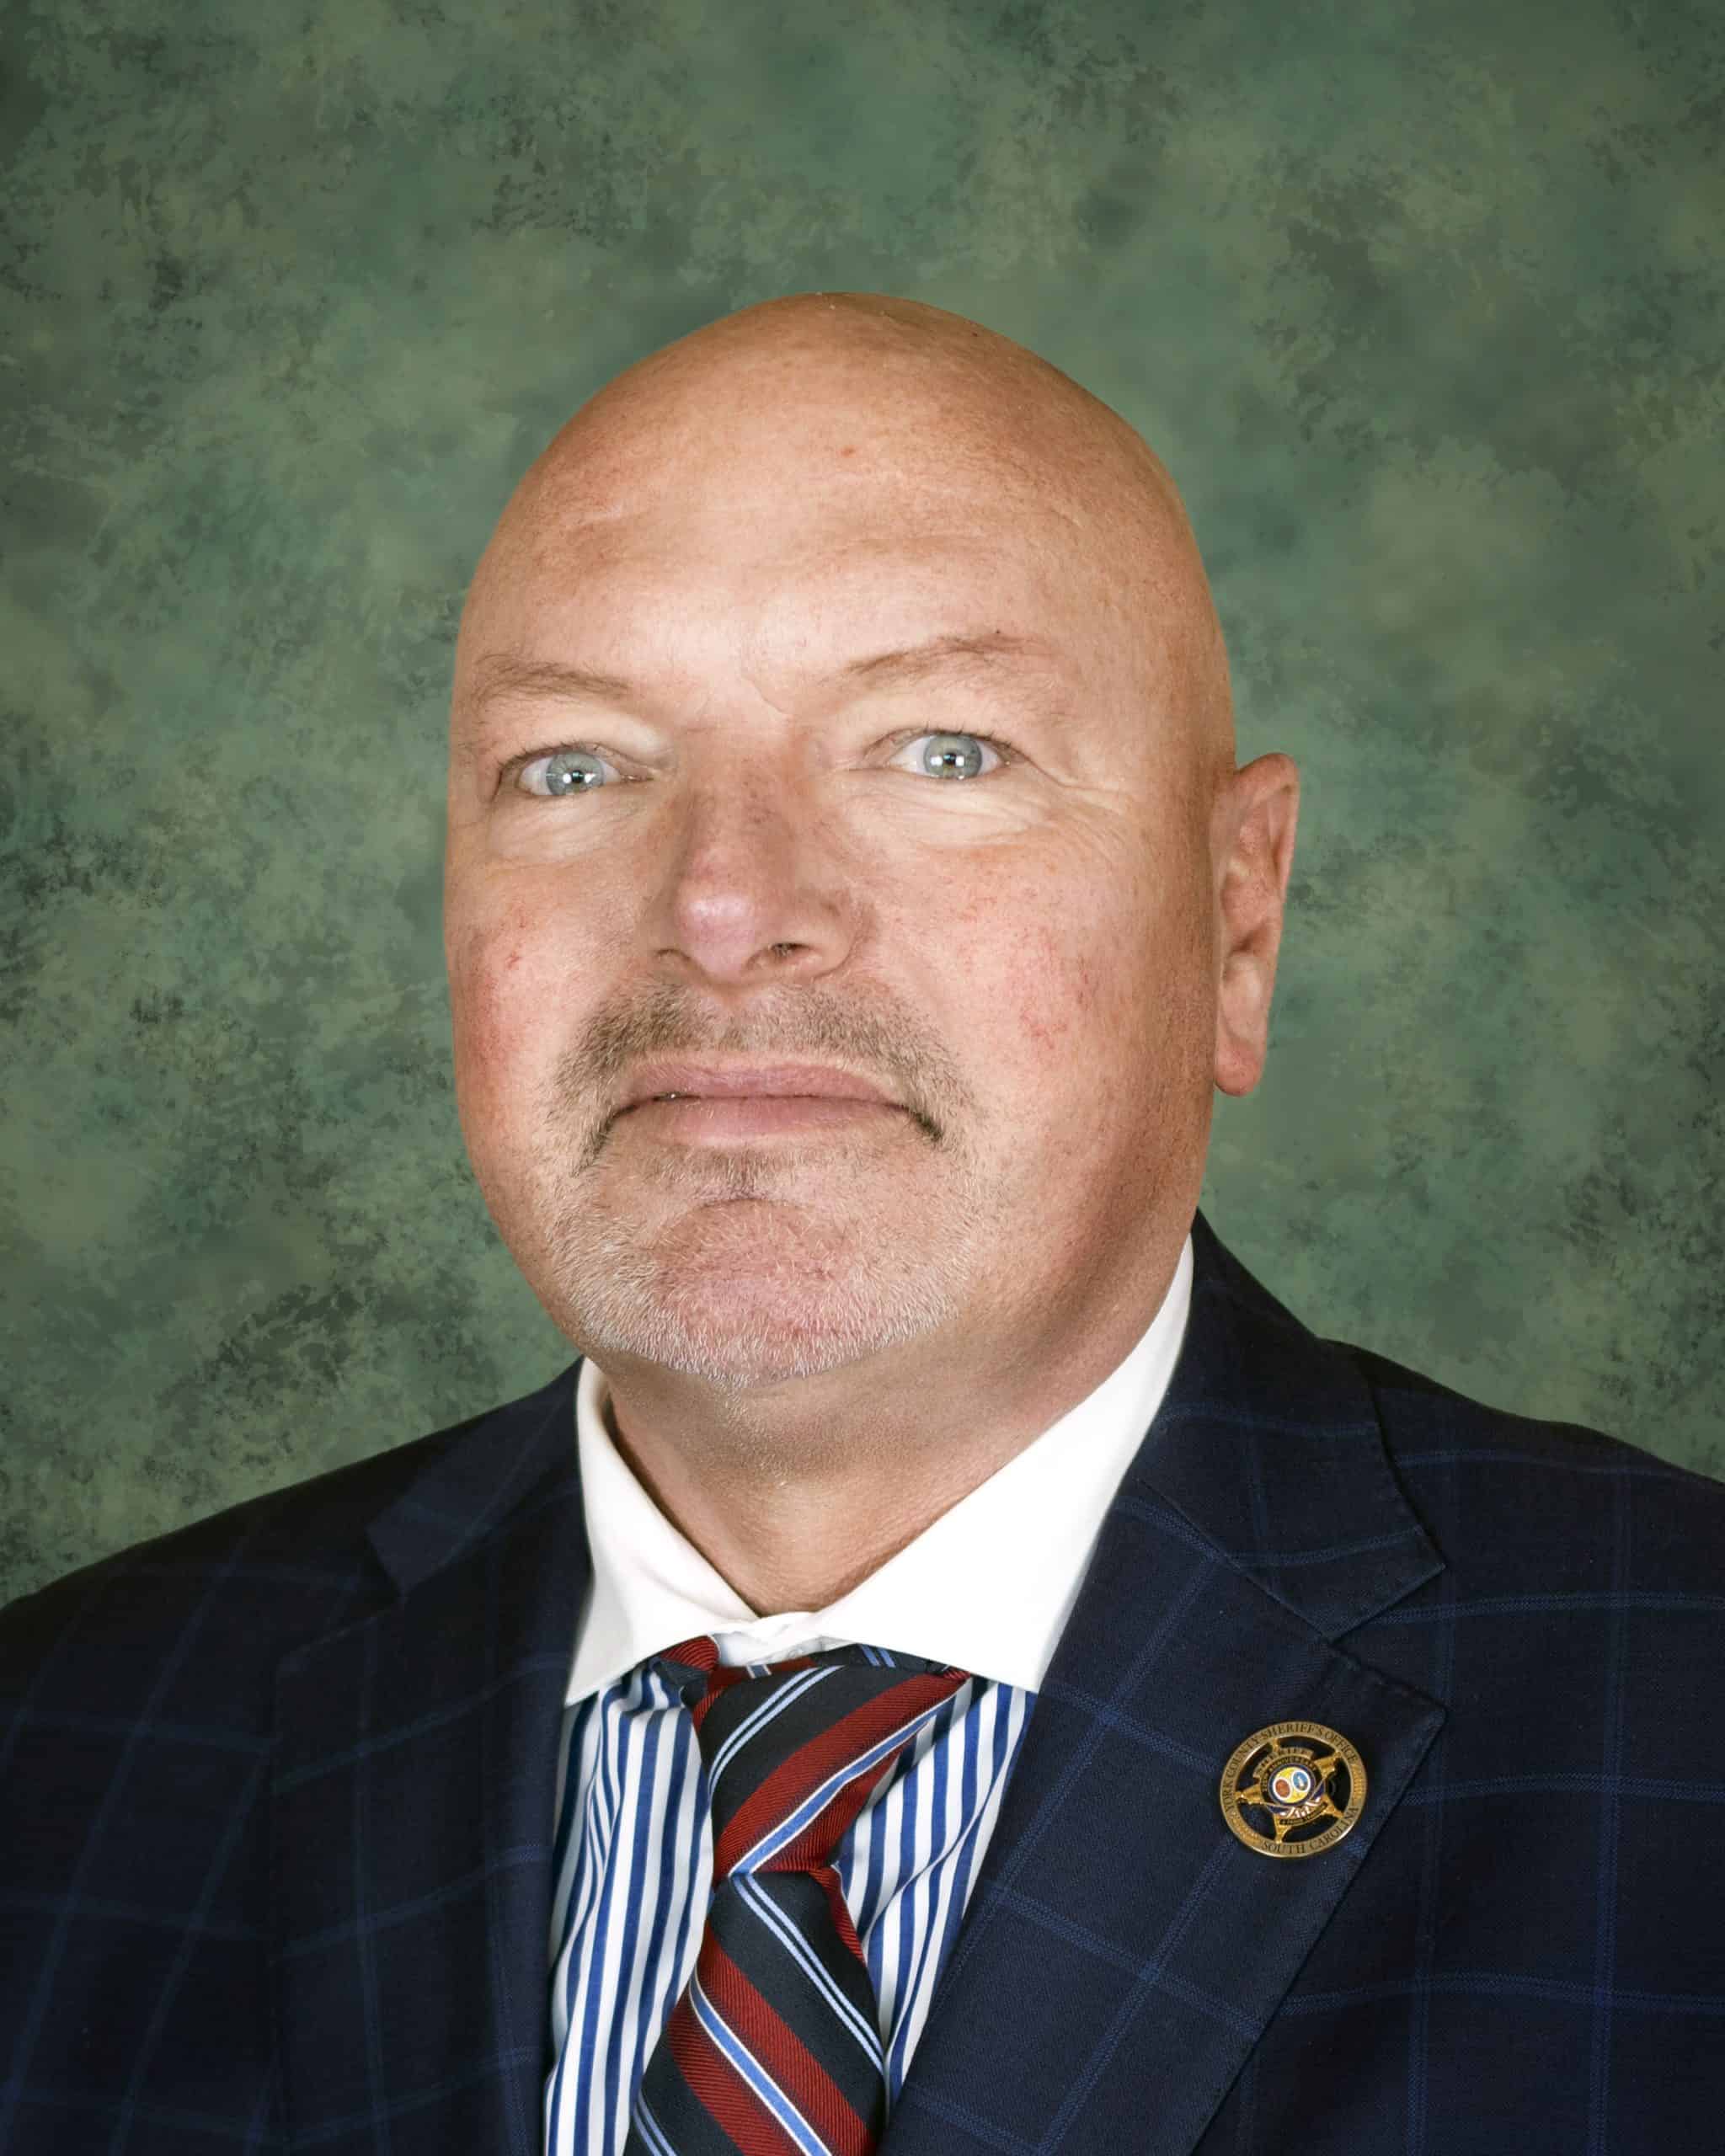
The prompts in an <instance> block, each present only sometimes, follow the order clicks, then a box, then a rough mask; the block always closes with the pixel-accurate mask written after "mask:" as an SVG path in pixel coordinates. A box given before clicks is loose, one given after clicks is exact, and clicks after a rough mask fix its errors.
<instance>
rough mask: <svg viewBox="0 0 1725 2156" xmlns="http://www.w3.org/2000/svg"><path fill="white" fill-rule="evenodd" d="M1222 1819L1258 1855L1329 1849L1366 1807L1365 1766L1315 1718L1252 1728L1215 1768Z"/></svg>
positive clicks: (1308, 1853) (1305, 1853)
mask: <svg viewBox="0 0 1725 2156" xmlns="http://www.w3.org/2000/svg"><path fill="white" fill-rule="evenodd" d="M1221 1800H1222V1817H1224V1818H1225V1819H1226V1821H1227V1822H1228V1825H1229V1827H1230V1828H1231V1829H1232V1831H1233V1832H1234V1833H1236V1834H1237V1835H1238V1836H1239V1838H1240V1839H1241V1840H1242V1842H1244V1843H1245V1844H1246V1846H1247V1849H1256V1850H1257V1851H1258V1854H1259V1855H1261V1856H1316V1855H1317V1854H1319V1853H1320V1852H1321V1851H1322V1850H1324V1849H1333V1848H1334V1847H1335V1845H1336V1844H1337V1843H1338V1842H1339V1841H1340V1840H1341V1838H1342V1837H1343V1835H1344V1834H1345V1833H1348V1830H1349V1829H1350V1828H1352V1826H1353V1824H1354V1821H1355V1820H1356V1819H1358V1818H1359V1814H1360V1811H1361V1808H1362V1806H1364V1805H1365V1763H1364V1762H1363V1761H1362V1760H1361V1758H1360V1756H1359V1753H1357V1752H1356V1751H1355V1750H1354V1747H1353V1746H1352V1745H1351V1744H1350V1743H1349V1742H1348V1740H1347V1738H1346V1737H1343V1735H1342V1734H1341V1733H1340V1732H1339V1731H1337V1730H1333V1729H1326V1728H1325V1726H1324V1725H1323V1724H1322V1722H1321V1721H1278V1722H1272V1723H1271V1724H1270V1726H1269V1727H1268V1729H1260V1730H1255V1731H1254V1732H1252V1735H1251V1736H1250V1737H1247V1740H1246V1742H1244V1743H1243V1744H1242V1745H1240V1746H1239V1747H1238V1748H1236V1751H1235V1752H1234V1754H1233V1756H1232V1757H1231V1758H1230V1760H1229V1761H1228V1764H1227V1765H1226V1767H1224V1768H1223V1769H1222V1786H1221Z"/></svg>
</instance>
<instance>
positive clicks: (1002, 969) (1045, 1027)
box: [952, 882, 1130, 1080]
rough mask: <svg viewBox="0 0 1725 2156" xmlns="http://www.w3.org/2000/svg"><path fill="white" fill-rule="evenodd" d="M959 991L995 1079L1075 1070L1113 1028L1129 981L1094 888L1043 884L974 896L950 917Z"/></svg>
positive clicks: (1115, 933) (1108, 913)
mask: <svg viewBox="0 0 1725 2156" xmlns="http://www.w3.org/2000/svg"><path fill="white" fill-rule="evenodd" d="M952 931H953V958H954V960H955V961H956V967H955V978H956V980H957V982H958V984H959V986H958V988H957V991H956V992H957V993H958V994H959V995H961V996H962V999H963V1001H964V1004H965V1006H967V1009H968V1015H969V1017H970V1019H971V1021H972V1022H973V1023H974V1026H975V1031H976V1033H978V1034H979V1035H980V1036H982V1037H983V1038H986V1039H987V1040H988V1041H990V1042H991V1043H992V1046H993V1049H994V1050H995V1054H996V1058H997V1067H998V1068H999V1069H1000V1070H1001V1075H1003V1076H1005V1077H1007V1078H1008V1079H1009V1080H1010V1077H1011V1074H1012V1071H1013V1070H1014V1068H1015V1066H1021V1065H1031V1066H1033V1068H1034V1069H1035V1070H1037V1071H1038V1072H1046V1071H1047V1070H1049V1069H1050V1068H1062V1067H1065V1066H1068V1065H1071V1066H1073V1067H1075V1068H1076V1067H1079V1066H1081V1065H1084V1064H1086V1063H1087V1061H1088V1060H1089V1059H1091V1058H1092V1057H1093V1056H1094V1055H1095V1054H1097V1052H1098V1051H1099V1050H1101V1049H1104V1048H1105V1046H1106V1044H1107V1043H1108V1042H1109V1041H1110V1040H1112V1039H1113V1038H1115V1037H1116V1036H1117V1035H1118V1034H1119V1031H1120V1030H1121V1027H1122V1024H1123V1022H1124V1011H1125V1010H1126V1009H1127V1007H1128V1006H1129V1004H1130V983H1129V982H1128V980H1127V979H1125V977H1124V972H1123V969H1122V967H1121V965H1120V963H1119V958H1120V957H1121V955H1122V947H1123V942H1124V937H1123V934H1122V931H1121V929H1120V927H1119V924H1118V922H1117V921H1116V919H1115V917H1114V914H1113V912H1112V910H1110V909H1108V908H1107V907H1105V906H1104V905H1100V904H1098V903H1097V899H1096V896H1095V894H1094V892H1093V891H1091V892H1087V893H1086V894H1084V896H1083V899H1082V901H1081V902H1080V901H1079V900H1078V899H1077V898H1076V897H1075V894H1072V893H1071V891H1069V890H1067V889H1063V888H1061V887H1060V886H1057V885H1055V884H1053V883H1050V884H1049V887H1048V888H1047V889H1044V890H1042V891H1037V890H1034V889H1029V888H1027V887H1026V885H1025V884H1024V883H1022V882H1020V883H1016V884H1014V885H1012V886H1011V887H1009V888H1005V889H996V890H994V891H992V892H990V893H985V894H978V896H977V898H976V899H975V900H974V901H973V902H972V904H971V905H969V906H968V907H966V908H965V909H964V910H963V911H962V912H960V913H959V914H958V915H955V916H954V919H953V923H952Z"/></svg>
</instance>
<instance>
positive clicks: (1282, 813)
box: [1210, 754, 1300, 1093]
mask: <svg viewBox="0 0 1725 2156" xmlns="http://www.w3.org/2000/svg"><path fill="white" fill-rule="evenodd" d="M1299 820H1300V770H1299V766H1297V765H1296V764H1295V761H1294V759H1293V758H1292V757H1291V756H1284V755H1279V754H1278V755H1268V756H1260V757H1258V760H1256V761H1255V762H1253V763H1250V764H1247V766H1245V768H1244V769H1243V770H1242V771H1236V772H1235V773H1234V775H1233V776H1232V777H1231V779H1230V780H1228V781H1227V782H1226V783H1225V785H1224V787H1222V788H1221V790H1220V792H1219V793H1218V796H1217V799H1216V803H1215V810H1214V813H1213V815H1212V819H1211V825H1210V829H1211V833H1212V852H1211V859H1212V861H1213V862H1215V864H1216V867H1217V872H1218V882H1217V885H1216V968H1217V973H1216V1084H1217V1085H1218V1086H1220V1088H1221V1090H1222V1091H1223V1092H1225V1093H1249V1092H1250V1091H1252V1087H1253V1086H1255V1085H1257V1083H1258V1080H1259V1078H1260V1077H1262V1075H1263V1060H1264V1053H1265V1049H1266V1048H1267V1046H1268V1040H1269V1026H1270V999H1271V997H1272V995H1274V992H1275V986H1276V953H1277V951H1278V950H1279V948H1280V947H1281V941H1282V910H1283V905H1284V900H1285V899H1286V897H1287V892H1288V877H1289V873H1290V871H1291V869H1292V868H1293V866H1294V832H1295V825H1297V823H1298V822H1299Z"/></svg>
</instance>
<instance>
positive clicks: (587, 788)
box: [503, 748, 616, 801]
mask: <svg viewBox="0 0 1725 2156" xmlns="http://www.w3.org/2000/svg"><path fill="white" fill-rule="evenodd" d="M541 759H544V760H545V761H546V762H547V764H548V765H550V766H553V769H550V770H547V773H546V781H547V787H548V789H549V790H548V791H547V792H544V793H538V792H533V793H532V798H533V799H534V800H536V801H563V800H566V799H567V798H568V797H569V795H570V794H572V793H595V792H598V790H599V787H600V783H601V782H600V776H599V773H598V772H597V771H595V770H592V769H583V768H582V766H593V765H604V766H605V767H606V769H607V770H611V771H614V770H615V769H616V766H615V765H611V764H607V763H606V759H605V758H604V757H603V756H601V755H600V753H599V751H598V750H596V749H581V748H568V749H530V750H527V752H526V755H521V756H514V757H511V758H510V761H509V762H508V763H507V764H505V766H504V767H503V776H505V778H510V777H512V776H517V775H518V774H519V773H520V772H521V771H524V770H526V767H527V766H529V765H530V764H537V763H538V762H539V761H540V760H541ZM556 766H563V767H564V768H563V769H557V768H554V767H556ZM560 781H567V782H568V783H566V784H563V783H559V782H560ZM526 790H528V791H531V789H526Z"/></svg>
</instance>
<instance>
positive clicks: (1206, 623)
mask: <svg viewBox="0 0 1725 2156" xmlns="http://www.w3.org/2000/svg"><path fill="white" fill-rule="evenodd" d="M835 482H836V483H838V484H839V485H840V486H841V488H842V489H843V490H844V491H845V492H846V493H850V494H857V495H859V496H860V495H861V494H863V493H865V492H866V490H867V489H868V487H869V486H870V484H871V483H877V484H881V483H884V484H886V485H888V486H889V487H890V488H892V490H893V497H894V499H893V504H892V508H891V511H890V513H891V515H893V516H894V518H895V520H903V519H905V517H906V516H908V517H909V519H910V520H911V524H912V525H913V526H914V524H915V522H916V513H917V510H918V508H919V507H927V509H928V510H931V511H932V512H938V511H940V510H944V509H945V508H946V507H947V506H948V505H949V504H951V503H952V501H953V499H954V498H955V497H962V498H963V499H965V500H966V501H967V502H968V503H969V504H970V505H971V510H972V514H973V515H975V516H976V517H977V518H978V519H979V520H987V519H989V518H995V519H1017V520H1032V521H1033V522H1034V524H1035V525H1036V526H1038V527H1039V531H1040V536H1039V542H1038V543H1039V545H1040V547H1043V548H1044V549H1045V550H1046V551H1047V552H1049V554H1050V555H1051V556H1052V555H1055V554H1058V555H1059V556H1060V558H1062V561H1063V563H1064V564H1065V566H1066V567H1067V568H1071V567H1072V566H1075V565H1079V564H1081V565H1082V568H1083V569H1084V570H1085V572H1086V573H1087V576H1088V578H1089V579H1091V580H1092V583H1093V585H1094V587H1095V589H1096V591H1097V596H1098V598H1099V600H1100V602H1101V605H1102V607H1103V613H1104V616H1105V619H1106V621H1107V622H1108V625H1109V627H1110V628H1111V630H1112V631H1113V632H1114V633H1115V634H1117V635H1118V636H1119V638H1120V639H1121V640H1122V643H1123V644H1124V646H1126V647H1127V648H1129V649H1130V650H1131V651H1132V652H1133V653H1134V654H1135V656H1136V657H1137V659H1139V661H1140V666H1141V670H1142V674H1143V676H1144V680H1145V685H1146V690H1147V691H1148V692H1149V695H1150V698H1151V708H1150V711H1149V712H1148V713H1147V716H1149V717H1150V718H1151V719H1152V720H1153V722H1154V723H1156V726H1157V727H1158V728H1159V729H1160V731H1161V732H1162V735H1163V744H1162V745H1163V746H1164V748H1165V749H1166V750H1167V752H1168V754H1169V755H1170V757H1171V759H1172V761H1173V762H1175V763H1177V764H1178V765H1180V766H1183V770H1184V775H1186V776H1189V777H1191V778H1192V779H1193V780H1194V782H1195V784H1194V789H1193V798H1194V803H1204V804H1207V803H1208V802H1209V801H1210V798H1211V797H1212V795H1213V794H1214V792H1215V788H1216V787H1218V786H1219V785H1220V784H1221V783H1222V782H1225V781H1226V779H1227V778H1228V777H1229V776H1231V774H1232V772H1233V771H1234V767H1235V766H1234V757H1235V744H1234V725H1233V712H1232V702H1231V695H1230V689H1229V679H1228V663H1227V657H1226V650H1225V648H1224V645H1223V642H1222V636H1221V631H1220V624H1219V622H1218V621H1217V619H1216V614H1215V606H1214V604H1213V602H1212V600H1211V597H1210V587H1209V583H1208V580H1207V579H1206V577H1205V574H1204V565H1203V562H1202V560H1201V558H1200V557H1199V550H1198V546H1197V542H1196V541H1195V539H1194V536H1193V532H1192V528H1191V525H1190V523H1189V521H1188V518H1187V516H1186V513H1185V510H1184V507H1183V504H1182V502H1181V499H1180V496H1179V494H1178V490H1177V488H1176V487H1175V485H1174V483H1173V480H1172V478H1171V477H1170V476H1169V474H1168V472H1167V468H1166V467H1165V466H1164V465H1163V464H1162V462H1161V460H1160V459H1159V458H1158V457H1157V456H1156V454H1155V452H1154V451H1152V450H1151V448H1150V447H1149V446H1148V445H1147V444H1146V442H1145V441H1144V440H1142V438H1141V437H1140V435H1138V434H1137V433H1136V432H1135V430H1133V429H1132V428H1131V427H1130V426H1129V425H1128V424H1126V422H1125V421H1124V419H1121V418H1120V417H1119V414H1117V413H1116V412H1114V411H1113V410H1111V409H1110V408H1109V407H1108V405H1106V404H1104V403H1102V401H1101V400H1100V399H1099V398H1096V397H1093V396H1092V395H1091V394H1090V392H1088V391H1087V390H1086V389H1084V388H1082V387H1080V386H1079V384H1078V383H1076V382H1074V381H1072V380H1071V377H1070V376H1066V375H1065V374H1062V373H1061V372H1060V370H1059V368H1057V367H1055V366H1050V365H1049V363H1048V362H1047V361H1046V360H1043V359H1040V358H1039V357H1038V356H1037V355H1036V354H1035V353H1033V352H1031V351H1028V350H1026V349H1025V348H1024V347H1023V345H1021V344H1014V343H1013V342H1012V339H1009V338H1006V337H1002V336H1001V335H999V334H996V332H994V331H992V330H990V329H985V328H982V327H981V326H980V324H979V323H975V322H971V321H969V320H967V319H966V318H964V317H963V316H961V315H957V314H952V313H949V312H946V311H945V310H944V309H943V308H940V307H928V306H925V305H923V304H922V303H921V302H917V301H913V300H903V299H895V298H890V297H888V296H884V295H880V294H875V293H858V292H811V293H802V294H798V295H796V296H793V297H789V298H784V299H776V300H769V301H766V302H764V303H762V304H761V305H759V306H756V307H745V308H744V309H742V310H741V311H740V312H738V313H735V314H732V315H728V316H726V317H724V318H723V319H721V320H719V321H718V322H715V323H709V324H708V326H706V327H705V328H701V329H698V330H697V331H695V332H694V333H693V334H692V335H690V336H687V337H684V338H681V339H678V341H677V342H676V343H675V344H669V345H666V346H665V347H664V348H663V349H662V350H660V351H657V352H654V353H652V354H650V355H649V356H648V357H647V358H645V359H644V360H639V361H638V362H637V364H636V365H634V366H631V367H629V368H628V369H627V370H625V371H624V372H623V373H622V374H620V375H618V376H616V377H615V379H613V380H612V381H611V382H609V383H608V384H607V385H606V387H604V388H603V389H601V391H600V392H598V393H597V394H596V395H595V396H594V397H593V398H590V400H589V401H588V402H587V403H585V405H583V406H582V408H580V409H579V411H578V412H577V413H576V414H574V417H573V418H572V419H570V420H569V422H568V423H567V424H565V425H564V426H563V428H562V429H561V430H560V431H559V432H558V434H557V435H556V436H555V437H554V438H553V440H552V441H551V442H550V443H549V445H548V446H547V448H546V449H545V450H544V451H543V452H542V454H541V456H539V457H538V458H537V461H536V462H534V464H533V465H532V466H531V467H530V468H529V470H528V471H527V472H526V475H525V477H524V478H522V480H521V484H520V485H519V486H518V488H516V490H515V494H514V495H513V497H512V498H511V499H510V502H509V504H508V505H507V506H506V508H505V511H504V514H503V515H502V517H501V519H500V520H499V523H498V526H497V529H496V531H495V532H494V535H493V536H492V540H491V542H490V544H489V547H487V549H486V551H485V553H484V555H483V558H482V559H481V562H480V563H479V566H478V570H477V572H476V574H475V576H474V579H473V587H472V590H471V591H470V593H469V595H468V601H467V612H466V615H465V616H464V618H463V627H462V641H461V643H460V644H459V645H458V647H457V703H458V704H459V702H460V701H461V698H462V692H463V676H464V673H465V670H466V667H467V664H468V663H469V662H470V661H471V659H472V657H473V650H472V646H473V638H472V636H471V635H470V634H469V633H468V632H469V626H470V624H471V622H472V621H473V617H474V616H476V615H478V614H480V613H482V612H483V614H484V615H485V616H487V618H488V622H489V623H490V624H491V627H490V629H489V632H488V634H487V636H486V638H485V643H486V645H487V647H488V648H490V647H491V646H493V645H494V643H495V641H496V637H495V623H494V616H495V615H496V613H497V612H498V611H499V606H501V609H502V611H505V613H506V612H507V611H509V609H508V603H507V595H508V593H509V592H510V590H512V589H514V588H517V587H519V585H520V584H521V582H522V580H523V579H526V580H528V581H535V580H537V579H538V578H539V577H541V576H542V575H543V574H544V573H545V572H546V571H547V569H549V568H553V565H554V564H555V563H556V561H557V560H558V558H559V556H560V555H562V554H563V552H565V550H566V548H567V545H568V542H569V536H570V535H571V533H572V532H573V531H575V530H577V529H579V528H580V527H584V526H585V527H587V528H588V529H589V530H591V529H592V528H593V527H594V526H604V525H605V524H606V522H608V521H610V520H625V519H628V518H629V517H631V516H633V515H637V514H638V513H641V512H643V511H647V510H652V509H653V508H654V507H655V506H657V505H659V504H664V503H665V502H666V501H670V500H675V501H677V502H680V503H681V502H688V501H692V500H693V499H696V498H697V497H698V496H699V495H700V494H702V492H703V491H704V492H705V493H706V494H708V496H709V497H710V499H712V501H713V504H714V505H715V510H716V515H715V517H714V520H713V528H714V536H715V537H718V534H719V532H720V531H722V529H723V526H724V520H725V514H726V504H728V503H729V504H738V505H740V504H743V503H744V502H745V501H747V500H750V499H758V498H759V496H760V495H761V493H762V492H763V491H765V492H766V494H768V495H769V497H776V498H777V499H781V500H788V499H790V498H792V497H793V496H796V497H801V496H804V495H806V494H809V493H810V492H813V491H814V490H817V489H820V488H825V487H828V486H830V485H832V484H833V483H835Z"/></svg>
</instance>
